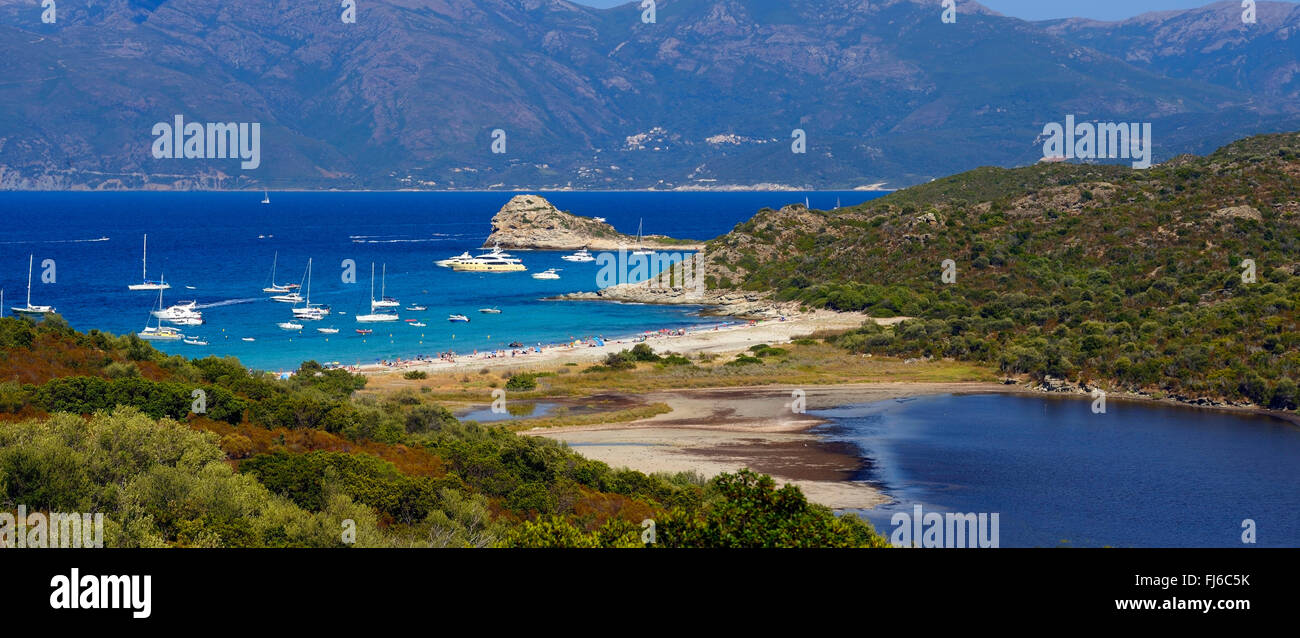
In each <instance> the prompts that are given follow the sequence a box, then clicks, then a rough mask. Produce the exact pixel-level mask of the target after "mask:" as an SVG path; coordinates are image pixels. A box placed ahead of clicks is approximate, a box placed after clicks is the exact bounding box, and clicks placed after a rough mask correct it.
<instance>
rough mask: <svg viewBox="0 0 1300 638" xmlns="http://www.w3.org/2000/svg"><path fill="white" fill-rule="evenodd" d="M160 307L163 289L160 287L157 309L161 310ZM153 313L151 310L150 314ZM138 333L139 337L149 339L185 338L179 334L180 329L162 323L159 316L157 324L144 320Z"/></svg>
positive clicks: (170, 339) (169, 339)
mask: <svg viewBox="0 0 1300 638" xmlns="http://www.w3.org/2000/svg"><path fill="white" fill-rule="evenodd" d="M162 307H163V291H162V290H161V289H160V290H158V309H159V310H160V311H161V310H162ZM154 314H155V313H152V312H151V313H150V315H151V316H152V315H154ZM138 334H139V337H140V338H141V339H148V340H150V341H180V340H181V339H184V338H185V335H184V334H181V331H180V330H177V329H175V328H173V327H171V326H164V325H162V319H161V318H160V319H158V325H157V326H151V325H149V322H148V321H145V324H144V329H143V330H141V331H140V332H139V333H138Z"/></svg>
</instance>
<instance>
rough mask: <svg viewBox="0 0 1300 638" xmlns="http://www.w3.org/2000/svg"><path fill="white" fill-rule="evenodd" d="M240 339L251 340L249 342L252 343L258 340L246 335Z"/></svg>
mask: <svg viewBox="0 0 1300 638" xmlns="http://www.w3.org/2000/svg"><path fill="white" fill-rule="evenodd" d="M240 341H247V342H249V343H252V342H254V341H257V339H254V338H252V337H244V338H242V339H240Z"/></svg>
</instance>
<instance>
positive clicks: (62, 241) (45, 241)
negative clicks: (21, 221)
mask: <svg viewBox="0 0 1300 638" xmlns="http://www.w3.org/2000/svg"><path fill="white" fill-rule="evenodd" d="M100 241H108V238H107V237H96V238H95V239H32V240H29V241H0V245H6V246H7V245H11V244H89V243H94V242H100Z"/></svg>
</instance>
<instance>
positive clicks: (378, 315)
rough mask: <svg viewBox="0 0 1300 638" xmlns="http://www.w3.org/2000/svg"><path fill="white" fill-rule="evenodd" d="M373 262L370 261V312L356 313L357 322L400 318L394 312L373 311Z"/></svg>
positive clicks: (384, 321)
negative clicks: (366, 313) (364, 313)
mask: <svg viewBox="0 0 1300 638" xmlns="http://www.w3.org/2000/svg"><path fill="white" fill-rule="evenodd" d="M375 303H376V302H375V264H374V262H371V263H370V314H368V315H357V323H386V322H389V321H397V320H398V319H400V317H398V316H397V315H395V314H392V313H387V312H375V311H374V310H375V308H376V305H375Z"/></svg>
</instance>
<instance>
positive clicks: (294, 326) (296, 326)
mask: <svg viewBox="0 0 1300 638" xmlns="http://www.w3.org/2000/svg"><path fill="white" fill-rule="evenodd" d="M275 325H277V326H279V327H280V329H281V330H302V324H300V323H297V322H294V321H286V322H284V323H277V324H275Z"/></svg>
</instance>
